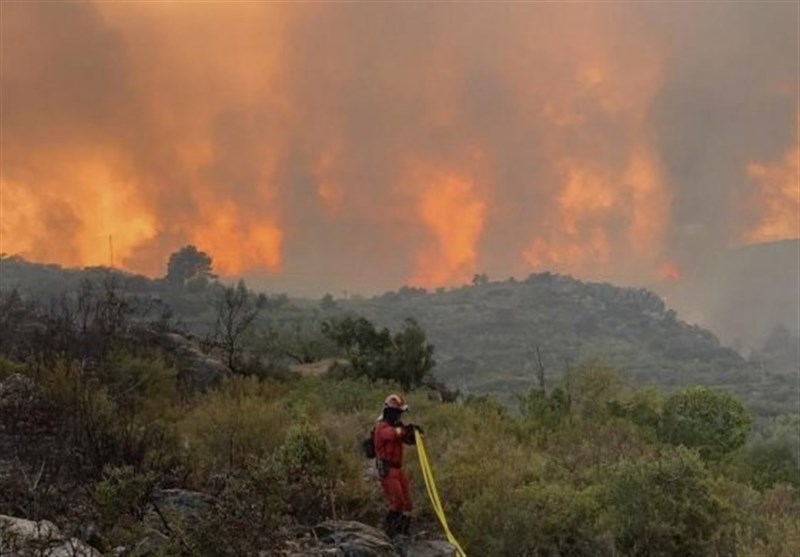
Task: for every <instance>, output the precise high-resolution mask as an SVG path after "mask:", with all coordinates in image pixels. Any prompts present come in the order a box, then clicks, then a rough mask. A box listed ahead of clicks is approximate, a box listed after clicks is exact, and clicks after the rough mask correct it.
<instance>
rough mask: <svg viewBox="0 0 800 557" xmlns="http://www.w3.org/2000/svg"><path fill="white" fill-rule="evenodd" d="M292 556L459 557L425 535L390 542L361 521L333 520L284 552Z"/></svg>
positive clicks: (321, 525) (442, 544)
mask: <svg viewBox="0 0 800 557" xmlns="http://www.w3.org/2000/svg"><path fill="white" fill-rule="evenodd" d="M284 554H285V555H287V556H290V557H323V556H324V557H456V552H455V548H454V547H453V546H452V545H450V544H449V543H447V542H445V541H442V540H431V539H426V538H425V537H424V536H422V537H417V536H411V537H409V536H398V537H396V538H393V539H389V538H388V537H387V536H386V534H384V533H383V532H382V531H381V530H378V529H377V528H373V527H372V526H367V525H366V524H362V523H361V522H355V521H348V520H329V521H326V522H323V523H322V524H319V525H317V526H315V527H314V528H313V529H312V535H310V536H306V538H305V539H304V540H302V541H300V542H299V543H297V544H295V545H294V547H293V548H292V549H291V550H288V551H286V552H285V553H284Z"/></svg>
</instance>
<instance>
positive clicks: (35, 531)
mask: <svg viewBox="0 0 800 557" xmlns="http://www.w3.org/2000/svg"><path fill="white" fill-rule="evenodd" d="M0 555H14V556H17V557H101V554H100V552H99V551H97V550H96V549H94V548H93V547H91V546H89V545H87V544H85V543H83V542H82V541H80V540H79V539H77V538H71V537H68V536H64V535H62V533H61V531H60V530H59V529H58V527H57V526H56V525H55V524H53V523H52V522H50V521H47V520H39V521H34V520H26V519H24V518H16V517H13V516H5V515H0Z"/></svg>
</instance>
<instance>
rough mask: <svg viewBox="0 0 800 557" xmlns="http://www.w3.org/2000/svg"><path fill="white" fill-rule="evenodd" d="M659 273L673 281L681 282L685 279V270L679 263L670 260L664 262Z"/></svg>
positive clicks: (665, 278) (663, 277)
mask: <svg viewBox="0 0 800 557" xmlns="http://www.w3.org/2000/svg"><path fill="white" fill-rule="evenodd" d="M659 275H660V276H661V278H662V279H664V280H668V281H671V282H679V281H682V280H683V272H682V271H681V268H680V267H679V266H678V264H677V263H675V262H673V261H668V262H667V263H664V264H663V265H662V266H661V268H660V269H659Z"/></svg>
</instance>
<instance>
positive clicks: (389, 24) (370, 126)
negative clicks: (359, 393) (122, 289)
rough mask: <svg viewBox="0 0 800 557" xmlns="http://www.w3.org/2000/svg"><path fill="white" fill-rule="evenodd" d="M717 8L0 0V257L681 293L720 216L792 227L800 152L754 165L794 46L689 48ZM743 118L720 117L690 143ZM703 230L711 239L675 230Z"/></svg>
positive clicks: (763, 234)
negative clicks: (671, 285) (182, 256)
mask: <svg viewBox="0 0 800 557" xmlns="http://www.w3.org/2000/svg"><path fill="white" fill-rule="evenodd" d="M716 9H717V8H716V7H715V8H714V9H711V8H708V9H706V8H702V7H695V6H694V5H693V6H687V7H684V8H682V9H681V10H674V9H669V10H665V11H663V12H662V11H660V10H662V8H660V7H657V6H647V7H641V6H639V5H637V4H636V3H632V4H631V3H611V4H607V3H598V4H592V5H586V6H583V5H581V6H576V5H571V4H569V3H567V4H563V5H562V4H551V3H521V4H508V5H506V4H504V5H488V4H481V3H478V4H475V5H472V4H471V5H469V6H466V5H465V6H462V7H460V8H459V9H458V10H454V9H453V7H452V6H450V5H448V4H446V3H432V4H426V5H425V6H424V8H421V9H420V7H418V6H416V7H413V6H409V5H407V4H404V3H388V4H374V5H369V6H363V5H350V4H348V5H336V6H332V5H329V4H326V3H310V4H299V5H298V4H290V3H283V4H276V3H258V2H255V3H248V2H244V3H241V2H238V3H237V2H232V3H224V2H222V3H219V2H218V3H203V2H199V3H163V2H162V3H150V2H140V3H135V2H133V3H132V2H82V1H72V0H64V1H62V2H10V3H5V4H4V5H3V18H2V20H0V25H2V32H0V37H2V41H3V45H2V46H3V47H4V48H2V49H0V51H1V52H2V64H0V73H2V86H3V95H2V103H3V106H2V116H3V119H2V122H0V131H1V132H2V153H0V156H1V157H2V165H0V188H1V189H2V198H1V199H0V251H3V252H5V253H11V254H13V253H19V254H21V255H23V256H24V257H26V258H29V259H33V260H41V261H49V262H56V263H61V264H63V265H77V266H84V265H105V264H108V263H109V262H110V259H111V254H110V251H111V246H110V245H109V241H108V240H109V236H111V237H112V239H113V251H114V263H115V265H117V266H120V267H123V268H125V269H128V270H131V271H136V272H144V273H146V274H149V275H160V274H163V272H164V267H165V263H166V261H167V258H168V257H169V254H170V253H172V252H173V251H175V250H176V249H178V248H180V247H181V246H183V245H185V244H188V243H193V244H195V245H197V246H198V247H199V248H200V249H202V250H204V251H206V252H207V253H209V254H210V255H211V257H212V258H213V260H214V265H215V270H216V271H217V272H218V273H221V274H222V275H229V276H230V275H240V274H245V273H250V272H254V271H266V272H269V273H278V272H286V273H287V276H288V275H292V276H294V275H297V276H314V277H316V276H340V277H351V275H350V274H349V273H357V271H353V270H354V269H358V268H359V266H360V265H364V261H368V262H369V264H370V268H371V269H372V270H371V272H370V278H369V281H372V280H373V278H372V277H373V276H374V277H375V279H374V281H375V283H374V284H372V285H371V286H368V288H370V287H372V288H378V287H385V286H389V285H396V284H397V283H398V282H400V281H407V280H410V281H411V282H412V283H414V284H418V285H422V286H426V287H432V286H439V285H451V284H458V283H464V282H466V281H469V279H470V277H471V276H472V275H473V274H474V273H476V272H487V273H489V274H490V275H492V274H493V273H496V274H500V273H504V274H505V273H508V274H514V275H519V274H524V273H527V272H530V271H531V270H553V271H557V272H566V273H571V274H574V275H578V276H580V277H583V278H590V277H591V278H594V277H598V278H604V279H609V280H616V279H624V280H626V281H628V282H633V281H641V280H650V279H653V278H655V277H659V276H660V277H663V278H667V279H669V280H679V279H680V276H681V272H680V268H679V267H678V266H677V263H672V261H673V260H675V261H677V262H678V263H680V264H682V265H688V264H689V263H688V262H689V261H691V260H701V259H702V256H703V254H701V253H687V252H689V251H691V250H700V249H717V248H720V247H722V246H721V245H720V244H722V243H723V242H724V241H725V239H726V238H730V237H731V236H726V235H725V233H726V232H727V231H728V230H729V228H730V226H731V222H735V223H737V224H735V225H734V227H737V229H736V230H735V231H734V237H735V238H737V239H738V240H742V241H746V242H760V241H769V240H777V239H782V238H798V237H800V231H799V230H798V229H799V228H800V206H799V205H800V191H799V190H800V185H799V184H798V181H799V180H798V172H800V168H799V167H800V161H799V160H798V159H799V158H800V155H799V154H798V149H800V145H798V144H797V142H796V141H795V145H794V146H793V147H792V148H791V149H789V150H788V151H787V152H786V153H785V155H783V156H782V157H780V158H776V159H775V160H757V158H755V157H749V158H748V157H747V153H754V152H764V145H763V144H762V143H759V141H762V140H763V138H764V137H768V136H770V129H769V125H772V124H769V125H768V124H764V125H763V127H759V126H760V125H761V124H760V122H761V120H762V119H759V117H758V116H759V115H760V114H761V111H764V110H766V109H765V108H764V107H769V108H768V111H769V113H770V114H779V115H780V114H783V112H780V111H785V110H787V108H786V102H785V94H786V91H785V90H784V89H785V87H784V88H782V89H781V90H780V91H777V92H776V91H774V90H770V89H769V87H764V84H766V83H773V82H774V83H780V84H785V83H794V82H795V80H794V78H795V77H796V53H788V54H787V53H785V52H783V50H782V48H783V47H782V46H781V45H784V44H790V42H791V41H789V42H781V41H778V42H775V43H774V44H773V43H771V42H769V41H771V40H772V39H771V37H772V34H775V33H776V31H775V30H774V29H771V30H770V32H769V33H768V34H767V33H765V32H763V31H761V30H759V29H757V28H752V31H753V33H762V34H760V35H758V37H759V41H761V42H765V41H766V42H769V45H771V46H769V48H767V47H766V46H765V47H764V48H763V49H760V50H759V49H755V50H753V51H752V52H751V50H748V49H745V48H743V47H742V45H741V44H740V42H741V40H742V39H741V37H745V36H747V37H750V35H748V33H746V32H742V31H743V30H751V27H748V26H749V25H750V24H749V23H748V21H749V20H748V18H747V17H741V18H738V17H732V18H731V25H734V24H735V26H739V27H736V29H732V30H731V31H730V33H729V34H726V36H725V37H716V36H715V39H719V42H718V43H715V44H716V45H717V47H718V48H717V47H715V49H710V50H708V49H703V48H700V47H702V46H703V45H705V44H706V43H705V42H704V41H707V40H708V39H707V37H706V34H707V33H706V31H708V30H715V29H718V28H719V26H718V21H719V20H718V19H717V17H716V16H717V15H718V13H717V11H716ZM719 9H720V10H722V9H723V8H719ZM738 9H740V7H739V6H738V5H734V4H732V5H731V6H726V7H724V10H738ZM742 9H744V8H742ZM770 9H776V10H787V12H786V13H787V14H788V13H790V12H791V10H792V9H795V8H793V7H792V6H788V7H773V8H770ZM737 13H738V12H737ZM791 13H796V11H795V12H791ZM654 14H658V15H659V17H653V15H654ZM662 16H663V17H662ZM784 19H785V20H786V21H790V20H791V21H793V20H792V18H790V17H787V18H780V17H775V18H774V20H771V21H775V22H778V21H783V20H784ZM687 23H691V25H688V26H686V25H683V24H687ZM675 25H680V26H681V27H680V28H681V29H683V31H684V32H682V33H681V34H680V36H681V42H678V41H676V40H675V38H674V37H675V35H676V34H675V33H674V32H673V31H674V28H673V27H671V26H675ZM726 29H727V28H726ZM782 29H783V32H784V35H785V34H786V29H788V28H786V29H784V27H782ZM790 31H791V30H790ZM715 32H716V31H715ZM726 33H727V31H726ZM712 34H713V33H712ZM784 38H786V37H784ZM789 39H791V37H789ZM684 40H685V41H689V42H691V44H687V45H684V44H683V43H682V41H684ZM748 40H751V39H748ZM752 41H754V42H758V41H756V39H752ZM787 41H788V39H787ZM761 42H758V44H761ZM765 44H766V43H765ZM792 44H793V43H792ZM485 45H493V46H492V48H486V46H485ZM687 52H691V53H695V52H705V54H704V56H703V57H699V58H696V57H693V56H689V55H688V54H687ZM743 52H747V53H748V55H752V56H754V58H753V59H752V60H749V61H748V62H747V66H746V67H750V68H753V69H754V71H756V70H758V72H760V73H758V76H759V78H755V77H754V78H753V79H752V80H751V82H749V83H744V82H741V81H737V80H738V79H740V75H741V70H740V68H741V67H744V66H742V65H736V63H735V62H734V61H736V60H739V58H738V57H739V55H740V54H741V53H743ZM767 52H769V53H772V54H770V56H772V55H773V54H774V56H775V59H774V60H773V59H771V58H770V59H769V60H766V59H767V58H769V56H767V55H766V54H765V53H767ZM791 56H794V58H791ZM759 57H761V58H759ZM790 58H791V59H790ZM787 60H788V62H787ZM762 61H765V62H769V63H761V62H762ZM773 62H774V64H773ZM792 62H793V63H794V66H792V65H791V63H792ZM708 68H713V69H714V71H713V72H707V71H706V70H707V69H708ZM787 68H788V69H787ZM792 72H795V73H792ZM734 83H735V84H736V85H737V86H736V87H731V86H730V85H731V84H734ZM759 84H760V85H759ZM759 87H760V88H759ZM782 87H783V86H782ZM792 87H793V86H792ZM762 89H763V91H762ZM773 89H774V88H773ZM791 91H792V92H795V91H794V89H791ZM698 92H702V93H703V94H698ZM726 95H731V98H730V100H729V102H727V101H726V102H720V103H717V100H718V99H720V98H723V97H724V98H725V99H727V97H726ZM780 95H784V97H783V98H781V99H779V101H780V102H778V101H775V102H774V104H770V103H772V102H773V100H774V99H775V98H777V96H780ZM686 99H692V102H685V101H686ZM708 99H713V102H712V101H711V100H708ZM730 107H736V110H737V111H740V112H738V113H739V114H742V115H743V116H742V118H740V119H735V118H732V119H730V120H731V123H730V126H731V128H730V129H728V128H725V127H724V126H721V125H716V124H715V125H709V126H708V129H702V130H700V129H699V128H700V127H701V125H700V124H698V123H697V122H698V118H699V116H698V115H707V114H711V113H713V114H715V115H718V116H719V117H718V118H717V117H715V118H712V120H713V122H712V123H717V124H718V123H719V122H723V121H725V122H727V121H728V120H727V119H726V118H725V117H724V115H726V114H729V111H730V110H732V109H731V108H730ZM711 109H713V110H711ZM716 111H718V112H716ZM699 119H700V120H702V118H699ZM734 120H735V121H734ZM772 120H774V118H772V119H770V121H772ZM703 121H704V120H703ZM741 122H745V123H746V124H747V126H750V127H756V128H758V130H756V131H757V132H758V133H752V134H749V133H743V132H742V129H743V128H742V126H743V124H741ZM735 126H739V127H735ZM698 132H702V133H698ZM706 133H707V134H708V135H707V136H706V135H705V134H706ZM723 135H724V137H723ZM729 138H736V140H735V141H734V140H733V139H731V140H730V141H728V139H729ZM695 142H697V143H698V144H700V143H704V144H705V143H707V144H708V145H712V144H713V145H714V153H713V155H711V156H706V155H708V154H707V153H703V152H701V151H702V149H697V148H696V145H695ZM734 144H735V145H734ZM732 168H733V169H736V170H735V171H736V172H740V169H743V171H744V172H745V173H746V176H748V177H749V179H750V180H751V181H752V182H753V184H754V188H753V191H752V195H751V196H750V197H749V198H748V199H747V200H746V201H747V203H746V214H745V218H738V219H735V218H734V217H735V216H736V215H733V214H727V213H726V211H727V207H729V206H731V205H732V204H731V201H732V200H735V199H736V198H735V196H736V195H737V191H735V189H734V187H733V186H728V185H727V182H728V181H727V180H726V179H725V177H727V176H729V175H730V172H731V169H732ZM703 188H705V189H703ZM701 189H702V191H700V190H701ZM718 208H719V211H718V213H719V214H716V213H713V211H711V209H713V210H714V211H716V210H717V209H718ZM712 213H713V214H712ZM698 223H703V225H702V227H701V228H703V227H705V228H703V230H704V231H705V230H707V231H708V232H709V233H708V234H704V238H707V239H708V241H707V242H706V243H704V245H702V246H700V245H699V244H701V243H703V242H695V243H696V244H698V245H697V246H696V245H694V244H695V243H692V242H690V241H687V240H686V238H687V236H685V235H684V236H682V235H681V234H682V232H681V231H683V230H691V229H698V226H699V225H698ZM739 223H744V224H741V225H740V224H739ZM692 227H695V228H692ZM689 244H691V245H689ZM317 253H319V254H324V256H321V257H316V254H317ZM688 256H691V257H688ZM665 261H667V262H669V263H664V262H665ZM337 265H340V267H339V268H336V269H333V268H328V267H331V266H337ZM482 266H487V268H483V267H482ZM489 266H491V267H489ZM287 270H288V271H291V273H289V272H288V271H287ZM689 270H690V269H689V268H687V272H688V271H689ZM342 280H343V281H346V280H348V279H347V278H342ZM364 280H365V281H366V280H367V279H364Z"/></svg>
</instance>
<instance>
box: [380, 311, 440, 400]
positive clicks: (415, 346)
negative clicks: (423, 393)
mask: <svg viewBox="0 0 800 557" xmlns="http://www.w3.org/2000/svg"><path fill="white" fill-rule="evenodd" d="M433 350H434V348H433V346H432V345H431V344H428V342H427V339H426V338H425V331H424V330H423V329H422V327H420V326H419V323H417V322H416V321H415V320H413V319H406V320H405V322H404V323H403V328H402V330H400V332H398V333H397V334H395V336H394V339H393V351H392V358H391V364H390V365H391V367H390V370H389V371H390V372H391V379H394V380H395V381H397V382H398V383H400V384H401V385H402V386H403V388H404V389H410V388H411V387H414V386H417V385H420V384H421V383H422V380H423V379H424V378H425V376H426V375H427V374H428V372H429V371H430V370H431V369H432V368H433V366H434V365H435V364H436V361H435V360H434V358H433Z"/></svg>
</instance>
